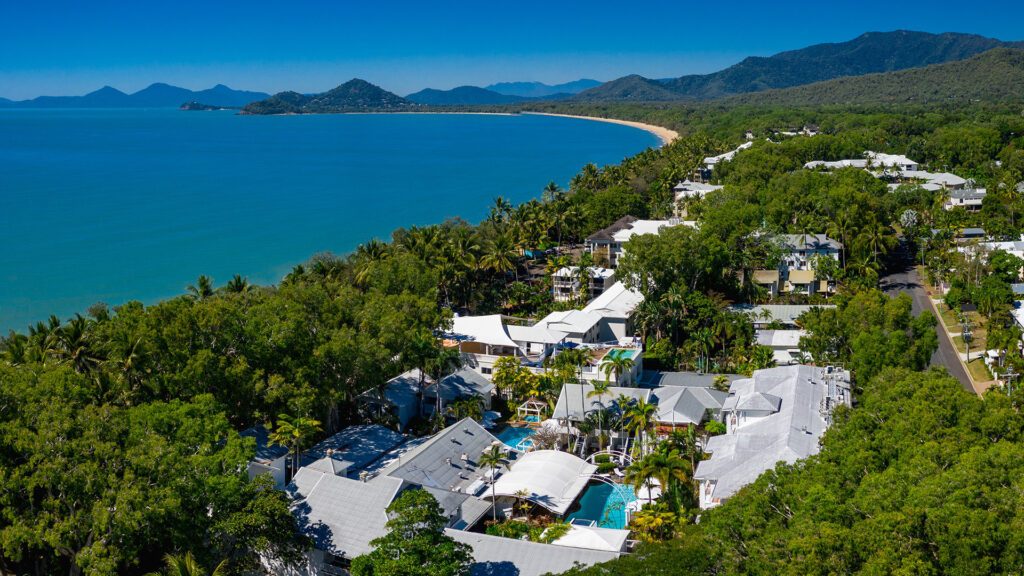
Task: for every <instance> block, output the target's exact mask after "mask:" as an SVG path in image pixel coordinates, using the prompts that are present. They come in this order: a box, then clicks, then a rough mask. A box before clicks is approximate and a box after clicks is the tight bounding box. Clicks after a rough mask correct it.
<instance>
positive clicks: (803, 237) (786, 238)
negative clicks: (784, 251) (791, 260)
mask: <svg viewBox="0 0 1024 576" xmlns="http://www.w3.org/2000/svg"><path fill="white" fill-rule="evenodd" d="M781 240H782V246H783V247H784V248H788V249H790V250H829V251H839V250H840V249H842V247H843V245H842V243H840V242H839V241H838V240H833V239H832V238H829V237H828V236H826V235H825V234H783V235H782V236H781Z"/></svg>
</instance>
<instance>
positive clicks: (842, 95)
mask: <svg viewBox="0 0 1024 576" xmlns="http://www.w3.org/2000/svg"><path fill="white" fill-rule="evenodd" d="M1022 86H1024V50H1015V49H1010V48H996V49H994V50H990V51H988V52H985V53H983V54H980V55H978V56H974V57H972V58H970V59H968V60H963V61H959V62H947V63H944V64H935V65H932V66H926V67H924V68H914V69H911V70H901V71H899V72H888V73H885V74H868V75H866V76H856V77H850V78H837V79H835V80H829V81H827V82H818V83H815V84H810V85H807V86H798V87H795V88H787V89H784V90H771V91H766V92H759V93H756V94H746V95H742V96H735V97H732V98H727V99H725V100H723V101H722V104H725V105H736V104H757V105H778V106H810V105H819V104H878V103H897V102H899V103H914V102H924V103H927V102H952V101H959V102H970V101H977V100H980V101H986V102H999V101H1005V100H1015V99H1020V98H1021V97H1024V91H1022V90H1021V87H1022Z"/></svg>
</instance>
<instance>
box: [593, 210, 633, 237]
mask: <svg viewBox="0 0 1024 576" xmlns="http://www.w3.org/2000/svg"><path fill="white" fill-rule="evenodd" d="M636 221H637V217H636V216H623V217H622V218H619V219H618V220H616V221H615V222H614V223H612V225H611V226H608V227H607V228H602V229H600V230H598V231H597V232H594V233H593V234H591V235H590V236H587V242H611V241H612V240H613V238H612V237H613V236H614V235H615V233H616V232H618V231H620V230H625V229H627V228H631V227H632V226H633V222H636Z"/></svg>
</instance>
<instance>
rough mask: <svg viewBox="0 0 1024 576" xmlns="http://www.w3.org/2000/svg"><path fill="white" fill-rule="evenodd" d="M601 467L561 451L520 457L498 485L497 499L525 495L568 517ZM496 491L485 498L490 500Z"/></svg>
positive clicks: (539, 452)
mask: <svg viewBox="0 0 1024 576" xmlns="http://www.w3.org/2000/svg"><path fill="white" fill-rule="evenodd" d="M595 470H597V466H595V465H593V464H588V463H587V462H586V461H585V460H582V459H580V458H577V457H576V456H573V455H572V454H567V453H565V452H561V451H559V450H536V451H533V452H527V453H525V454H523V455H522V456H520V457H519V458H518V459H517V460H516V463H515V464H513V465H512V468H511V469H510V470H509V471H508V472H506V473H505V474H502V475H501V476H500V477H499V478H498V479H497V480H496V481H495V482H494V489H493V493H494V494H496V495H497V496H515V495H516V494H517V493H519V492H520V491H525V492H526V494H527V497H526V499H527V500H529V501H531V502H534V503H536V504H539V505H541V506H543V507H544V508H547V509H548V510H550V511H551V512H554V513H555V514H558V515H559V516H561V515H564V514H565V513H566V512H568V510H569V507H570V506H572V503H573V502H575V501H576V497H577V496H579V495H580V492H583V489H584V488H586V487H587V483H588V482H589V481H590V476H591V475H592V474H593V473H594V471H595ZM491 493H492V490H488V491H487V492H486V493H485V494H483V495H482V496H483V497H485V498H490V495H491Z"/></svg>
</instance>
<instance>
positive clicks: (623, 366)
mask: <svg viewBox="0 0 1024 576" xmlns="http://www.w3.org/2000/svg"><path fill="white" fill-rule="evenodd" d="M634 366H636V362H635V361H634V360H633V359H632V358H630V357H628V356H623V355H622V354H616V355H615V356H613V357H612V359H611V360H605V361H604V363H603V364H602V365H601V370H603V371H604V378H605V381H606V382H607V381H608V380H610V379H611V375H612V374H615V382H616V383H618V381H619V377H620V376H622V375H626V383H627V384H628V383H629V382H630V380H631V378H630V377H629V375H631V374H632V373H633V367H634Z"/></svg>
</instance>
